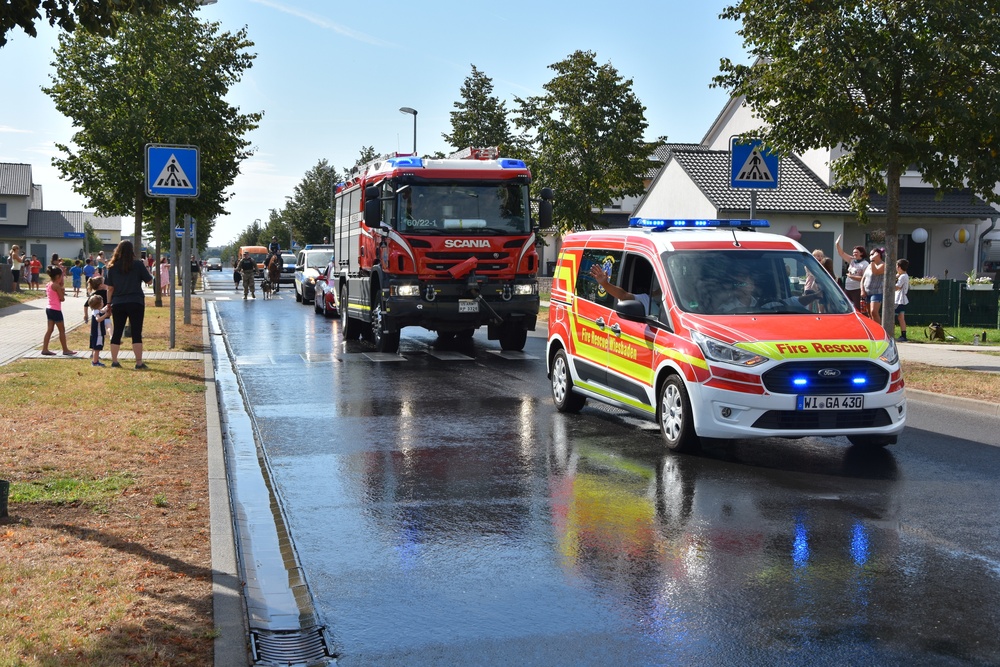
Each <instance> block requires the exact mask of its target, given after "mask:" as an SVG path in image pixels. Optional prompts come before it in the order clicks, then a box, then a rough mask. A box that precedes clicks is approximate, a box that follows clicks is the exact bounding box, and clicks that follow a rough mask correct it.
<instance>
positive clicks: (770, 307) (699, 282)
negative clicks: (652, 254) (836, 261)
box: [663, 250, 853, 315]
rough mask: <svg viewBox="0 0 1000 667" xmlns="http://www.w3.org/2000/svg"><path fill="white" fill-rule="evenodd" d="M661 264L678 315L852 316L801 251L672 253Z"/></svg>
mask: <svg viewBox="0 0 1000 667" xmlns="http://www.w3.org/2000/svg"><path fill="white" fill-rule="evenodd" d="M663 265H664V268H665V269H666V271H667V275H668V276H669V278H670V285H671V289H672V290H673V293H674V298H675V299H676V301H677V303H678V304H679V305H680V307H681V309H682V310H685V311H688V312H691V313H699V314H703V315H735V314H747V313H751V314H755V315H767V314H781V313H786V314H787V313H831V314H846V313H850V312H852V311H853V307H852V306H851V303H850V301H848V299H847V296H846V295H845V294H844V292H843V291H842V290H841V289H840V286H839V285H838V284H837V281H836V280H834V278H833V276H831V275H830V274H829V273H827V271H826V270H825V269H824V268H823V267H822V265H820V263H819V262H817V261H816V259H815V258H814V257H813V256H812V255H810V254H809V253H806V252H795V251H775V250H766V251H765V250H761V251H755V250H732V251H728V250H717V251H706V250H701V251H678V252H669V253H664V255H663Z"/></svg>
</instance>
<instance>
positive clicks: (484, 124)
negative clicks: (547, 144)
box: [441, 65, 515, 155]
mask: <svg viewBox="0 0 1000 667" xmlns="http://www.w3.org/2000/svg"><path fill="white" fill-rule="evenodd" d="M459 93H460V94H461V95H462V100H461V101H458V102H455V103H454V105H453V106H454V107H455V108H456V109H458V111H452V112H451V114H450V115H451V134H444V133H443V134H442V135H441V136H442V137H444V140H445V141H447V142H448V143H449V144H450V145H451V146H452V147H453V148H454V149H455V150H461V149H463V148H467V147H470V146H477V147H485V146H498V147H500V150H501V153H503V154H504V155H507V154H509V152H510V150H511V149H512V148H513V147H514V143H515V142H514V136H513V134H512V133H511V129H510V122H509V121H508V120H507V106H506V103H505V102H501V101H500V100H499V99H497V98H496V97H494V96H493V95H492V93H493V79H491V78H490V77H488V76H486V75H485V74H483V73H482V72H480V71H479V70H478V69H476V66H475V65H473V66H472V74H470V75H469V76H468V77H466V79H465V82H464V83H463V84H462V88H461V89H460V90H459Z"/></svg>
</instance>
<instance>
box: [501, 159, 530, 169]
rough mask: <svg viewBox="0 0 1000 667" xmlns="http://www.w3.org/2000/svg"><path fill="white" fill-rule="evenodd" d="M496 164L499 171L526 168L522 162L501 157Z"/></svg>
mask: <svg viewBox="0 0 1000 667" xmlns="http://www.w3.org/2000/svg"><path fill="white" fill-rule="evenodd" d="M497 162H498V163H499V165H500V168H501V169H527V168H528V166H527V165H526V164H524V160H515V159H514V158H509V157H502V158H500V159H499V160H497Z"/></svg>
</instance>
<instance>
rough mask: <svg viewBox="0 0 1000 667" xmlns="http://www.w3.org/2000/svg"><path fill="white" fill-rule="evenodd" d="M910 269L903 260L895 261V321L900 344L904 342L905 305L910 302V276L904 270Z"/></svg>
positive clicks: (907, 263)
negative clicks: (897, 323)
mask: <svg viewBox="0 0 1000 667" xmlns="http://www.w3.org/2000/svg"><path fill="white" fill-rule="evenodd" d="M908 268H910V263H909V262H908V261H907V260H905V259H899V260H896V321H897V322H899V338H897V339H896V340H898V341H899V342H901V343H905V342H907V341H906V304H908V303H909V302H910V297H909V291H910V276H909V275H907V273H906V270H907V269H908Z"/></svg>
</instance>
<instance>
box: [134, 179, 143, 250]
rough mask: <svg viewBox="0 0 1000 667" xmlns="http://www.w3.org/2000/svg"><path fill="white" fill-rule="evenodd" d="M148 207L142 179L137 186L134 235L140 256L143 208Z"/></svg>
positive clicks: (135, 245)
mask: <svg viewBox="0 0 1000 667" xmlns="http://www.w3.org/2000/svg"><path fill="white" fill-rule="evenodd" d="M145 207H146V188H145V185H144V184H143V183H142V182H141V181H140V182H139V183H138V184H136V186H135V233H134V236H133V237H132V246H133V247H134V248H135V256H136V257H138V256H139V250H140V248H142V209H144V208H145Z"/></svg>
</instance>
